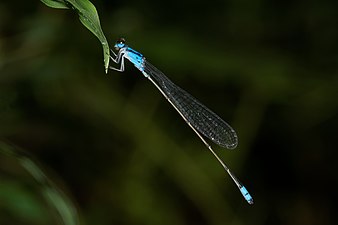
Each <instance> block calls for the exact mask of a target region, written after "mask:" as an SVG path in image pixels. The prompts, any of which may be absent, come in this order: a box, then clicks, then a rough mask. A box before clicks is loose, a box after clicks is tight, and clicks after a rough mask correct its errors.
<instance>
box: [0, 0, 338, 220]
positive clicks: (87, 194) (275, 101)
mask: <svg viewBox="0 0 338 225" xmlns="http://www.w3.org/2000/svg"><path fill="white" fill-rule="evenodd" d="M92 3H93V4H94V5H95V6H96V9H97V11H98V13H99V15H100V20H101V25H102V28H103V31H104V33H105V35H106V37H107V38H108V39H109V42H110V45H111V47H112V46H113V44H114V42H115V40H116V39H117V38H119V37H121V36H123V37H125V38H126V40H127V43H128V44H129V45H130V46H132V47H133V48H135V49H136V50H139V51H140V52H142V53H143V54H144V55H145V56H146V57H147V59H148V60H149V61H150V62H152V63H153V64H154V65H155V66H156V67H158V68H159V69H160V70H162V71H163V72H164V73H165V74H167V75H168V76H169V77H170V78H171V79H172V80H173V81H174V82H175V83H176V84H178V85H179V86H181V87H182V88H184V89H185V90H187V91H188V92H190V93H191V94H192V95H194V96H195V97H196V98H198V99H199V100H200V101H201V102H203V103H204V104H205V105H207V106H208V107H209V108H210V109H212V110H213V111H215V112H216V113H217V114H218V115H220V116H221V117H222V118H223V119H224V120H225V121H227V122H229V123H230V124H231V125H232V126H233V127H234V129H235V130H236V131H237V133H238V136H239V146H238V148H237V149H236V150H234V151H228V150H223V149H221V148H219V147H217V146H214V147H215V150H216V151H217V152H218V153H219V154H220V156H221V158H222V159H223V160H224V161H225V162H226V163H227V164H228V166H229V167H230V168H231V169H232V170H233V172H234V173H235V174H236V175H237V176H238V177H239V178H240V180H241V181H242V182H243V183H244V184H245V185H246V187H247V189H248V190H249V191H250V192H251V194H252V196H253V198H254V201H255V204H254V205H253V206H250V205H248V204H247V203H246V202H245V201H244V200H243V198H242V196H241V194H240V192H239V191H238V190H237V188H236V186H235V185H234V184H233V182H232V181H231V179H230V178H229V177H228V175H227V174H226V173H225V172H224V171H223V169H222V168H221V166H220V165H219V164H218V163H217V161H216V160H215V159H214V158H213V156H212V155H211V154H210V153H209V152H208V150H207V149H206V148H205V147H204V145H203V144H202V143H201V141H200V140H199V139H198V137H197V136H196V135H195V134H194V133H193V132H192V131H191V130H190V128H189V127H188V126H187V125H186V124H185V123H184V121H183V120H182V119H181V118H180V116H179V115H178V114H177V113H176V112H175V111H174V109H173V108H172V107H171V106H170V105H169V103H167V102H166V100H165V99H164V98H163V97H162V96H161V95H160V93H159V92H158V91H157V90H156V89H155V87H153V86H152V84H151V83H150V82H148V81H147V80H146V79H145V78H144V77H142V75H141V73H140V72H139V71H137V69H135V68H134V67H133V66H132V65H131V64H130V63H127V64H126V67H127V68H126V71H125V72H124V73H119V72H115V71H109V73H108V75H106V74H105V72H104V68H103V59H102V49H101V45H100V43H99V41H98V40H97V39H96V37H95V36H94V35H92V33H90V32H89V31H88V30H87V29H86V28H85V27H84V26H83V25H82V24H81V23H80V22H79V20H78V17H77V15H76V14H75V13H74V12H72V11H70V10H56V9H52V8H48V7H47V6H45V5H44V4H43V3H41V2H40V1H19V2H18V1H8V0H2V1H1V2H0V137H1V140H2V141H3V140H5V141H6V142H10V143H13V144H15V145H17V146H20V147H21V148H23V149H25V150H26V151H27V152H29V153H30V154H31V155H33V156H34V157H35V159H36V160H37V161H38V162H39V163H40V164H41V165H43V168H45V169H46V170H47V174H48V175H49V177H50V178H51V180H53V181H54V182H55V183H56V184H57V185H58V186H59V187H60V189H62V190H63V191H64V192H65V193H67V195H68V196H70V198H71V199H72V201H73V202H74V204H75V205H76V207H77V209H78V211H79V215H80V222H81V224H99V225H108V224H126V225H127V224H147V225H152V224H153V225H155V224H156V225H158V224H161V225H172V224H175V225H185V224H194V225H199V224H210V225H218V224H236V225H237V224H250V225H261V224H274V225H278V224H290V225H291V224H302V225H314V224H321V225H323V224H324V225H325V224H337V223H338V220H337V216H336V211H337V209H336V202H337V200H338V197H337V188H338V185H337V174H336V172H337V171H338V168H337V167H338V166H337V156H338V154H337V150H338V148H337V146H338V145H337V144H338V141H337V128H338V113H337V112H338V100H337V98H338V91H337V90H338V88H337V87H338V76H337V75H338V70H337V69H338V67H337V63H338V44H337V40H338V14H337V12H338V2H337V1H334V0H324V1H300V0H296V1H285V0H284V1H280V0H279V1H262V0H261V1H259V0H251V1H249V0H239V1H238V0H237V1H235V0H232V1H224V0H211V1H193V0H186V1H177V0H172V1H155V0H148V1H135V0H129V1H128V0H126V1H109V0H95V1H92ZM0 162H1V166H0V168H1V170H0V172H1V174H0V175H1V176H0V224H32V225H33V224H34V225H36V224H61V223H60V222H58V221H57V220H56V219H55V215H53V212H50V211H48V210H47V209H46V207H45V205H46V203H45V202H44V199H43V198H42V197H41V196H40V193H39V189H38V188H36V187H35V185H34V181H32V178H30V177H29V175H27V174H25V173H24V172H22V171H21V170H22V168H21V169H20V166H19V164H18V163H17V162H16V161H15V160H13V159H8V158H6V156H3V155H2V156H1V161H0ZM46 210H47V211H46Z"/></svg>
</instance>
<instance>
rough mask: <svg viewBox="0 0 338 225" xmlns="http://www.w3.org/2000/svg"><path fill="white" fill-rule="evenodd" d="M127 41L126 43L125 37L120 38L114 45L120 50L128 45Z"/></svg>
mask: <svg viewBox="0 0 338 225" xmlns="http://www.w3.org/2000/svg"><path fill="white" fill-rule="evenodd" d="M125 43H126V41H125V40H124V38H119V39H118V40H117V41H116V43H115V45H114V47H115V49H116V50H119V49H121V48H123V47H125V46H126V44H125Z"/></svg>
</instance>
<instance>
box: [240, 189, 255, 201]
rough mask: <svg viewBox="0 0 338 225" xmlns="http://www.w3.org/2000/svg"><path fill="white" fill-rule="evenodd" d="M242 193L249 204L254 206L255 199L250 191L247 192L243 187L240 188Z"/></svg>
mask: <svg viewBox="0 0 338 225" xmlns="http://www.w3.org/2000/svg"><path fill="white" fill-rule="evenodd" d="M240 191H241V193H242V195H243V197H244V198H245V200H246V201H247V202H248V203H249V204H253V198H252V197H251V195H250V194H249V192H248V190H246V188H245V187H244V186H242V187H241V188H240Z"/></svg>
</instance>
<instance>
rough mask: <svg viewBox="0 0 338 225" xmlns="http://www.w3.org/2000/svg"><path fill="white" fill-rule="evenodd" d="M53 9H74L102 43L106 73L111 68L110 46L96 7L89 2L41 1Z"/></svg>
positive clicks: (77, 0) (75, 0)
mask: <svg viewBox="0 0 338 225" xmlns="http://www.w3.org/2000/svg"><path fill="white" fill-rule="evenodd" d="M41 1H42V2H43V3H44V4H46V5H47V6H49V7H52V8H58V9H73V10H74V11H76V12H77V14H78V15H79V19H80V21H81V23H82V24H83V25H84V26H85V27H87V29H88V30H90V31H91V32H92V33H93V34H94V35H95V36H96V37H97V38H98V39H99V40H100V42H101V44H102V48H103V57H104V59H103V60H104V67H105V71H106V73H107V72H108V66H109V56H110V54H109V45H108V42H107V39H106V37H105V36H104V34H103V31H102V29H101V25H100V19H99V15H98V14H97V11H96V8H95V6H94V5H93V4H92V3H91V2H90V1H88V0H41Z"/></svg>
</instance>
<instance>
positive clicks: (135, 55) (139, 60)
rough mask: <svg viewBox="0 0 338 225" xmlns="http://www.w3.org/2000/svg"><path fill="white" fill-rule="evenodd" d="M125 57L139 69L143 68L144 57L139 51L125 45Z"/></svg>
mask: <svg viewBox="0 0 338 225" xmlns="http://www.w3.org/2000/svg"><path fill="white" fill-rule="evenodd" d="M125 57H126V58H127V59H128V60H129V61H130V62H131V63H132V64H134V65H135V67H136V68H137V69H139V70H140V71H143V70H144V57H143V55H142V54H141V53H139V52H137V51H135V50H134V49H132V48H130V47H127V48H126V52H125Z"/></svg>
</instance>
